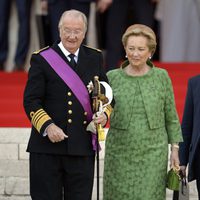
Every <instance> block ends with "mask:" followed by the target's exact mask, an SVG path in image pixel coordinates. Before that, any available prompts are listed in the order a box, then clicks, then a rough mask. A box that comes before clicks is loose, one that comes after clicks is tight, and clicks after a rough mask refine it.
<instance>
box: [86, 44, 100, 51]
mask: <svg viewBox="0 0 200 200" xmlns="http://www.w3.org/2000/svg"><path fill="white" fill-rule="evenodd" d="M84 46H86V47H88V48H90V49H93V50H96V51H98V52H102V51H101V50H100V49H97V48H94V47H91V46H88V45H84Z"/></svg>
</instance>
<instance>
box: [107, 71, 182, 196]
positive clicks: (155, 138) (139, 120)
mask: <svg viewBox="0 0 200 200" xmlns="http://www.w3.org/2000/svg"><path fill="white" fill-rule="evenodd" d="M155 74H156V72H155V70H154V69H152V70H150V71H149V72H148V73H147V74H145V75H144V76H141V77H132V76H128V75H126V74H125V72H124V71H123V70H122V69H117V70H114V71H113V72H110V73H108V78H109V81H110V84H111V86H112V88H113V92H114V98H115V101H116V104H115V107H114V113H113V115H112V116H111V127H110V129H109V132H108V135H107V139H106V149H105V163H104V187H103V188H104V189H103V196H104V200H165V198H166V197H165V195H166V173H167V162H168V143H169V139H168V134H167V133H166V127H165V126H160V127H158V128H150V126H149V122H148V120H149V119H148V116H147V112H146V110H147V109H148V108H147V106H145V104H144V102H145V101H144V99H143V96H145V95H143V93H144V92H142V90H141V88H142V87H141V85H142V83H143V82H145V81H146V80H147V79H149V78H150V79H151V76H154V75H155ZM152 80H155V79H152ZM158 84H159V83H158ZM132 91H134V94H133V92H132ZM149 91H150V90H149ZM150 92H151V91H150ZM155 95H156V94H155ZM155 95H154V96H155ZM161 96H162V95H161ZM150 100H151V98H149V101H150ZM120 108H121V109H120ZM114 115H116V116H124V117H123V118H120V117H118V118H117V120H115V118H116V116H115V117H114ZM175 119H176V121H177V120H178V119H177V116H176V115H175ZM115 121H120V122H119V123H124V124H127V126H126V127H125V128H124V127H123V125H122V126H121V127H120V126H117V125H116V124H115ZM112 122H113V123H112ZM116 123H117V122H116ZM176 126H177V127H178V128H177V129H175V130H178V131H174V133H173V134H175V135H176V136H175V137H174V138H173V140H174V141H176V142H178V141H181V135H180V125H179V122H178V121H177V123H176Z"/></svg>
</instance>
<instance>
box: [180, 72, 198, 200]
mask: <svg viewBox="0 0 200 200" xmlns="http://www.w3.org/2000/svg"><path fill="white" fill-rule="evenodd" d="M199 120H200V75H198V76H195V77H192V78H190V79H189V81H188V89H187V95H186V101H185V108H184V113H183V119H182V125H181V126H182V134H183V140H184V142H182V143H180V149H179V156H180V165H181V170H182V171H183V173H184V174H186V167H187V165H188V181H193V180H196V183H197V189H198V195H199V199H200V123H199Z"/></svg>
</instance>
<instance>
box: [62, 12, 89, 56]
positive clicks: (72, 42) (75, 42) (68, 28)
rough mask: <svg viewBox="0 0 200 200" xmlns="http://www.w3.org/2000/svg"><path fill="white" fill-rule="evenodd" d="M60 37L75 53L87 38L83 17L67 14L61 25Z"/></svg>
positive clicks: (66, 46)
mask: <svg viewBox="0 0 200 200" xmlns="http://www.w3.org/2000/svg"><path fill="white" fill-rule="evenodd" d="M60 38H61V41H62V43H63V45H64V47H65V48H66V49H67V50H68V51H69V52H70V53H75V52H76V50H77V49H78V48H79V47H80V45H81V43H82V41H83V39H84V38H85V24H84V22H83V19H82V18H81V17H78V18H75V17H73V16H69V15H66V16H65V17H64V18H63V21H62V25H61V27H60Z"/></svg>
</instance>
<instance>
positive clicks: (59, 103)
mask: <svg viewBox="0 0 200 200" xmlns="http://www.w3.org/2000/svg"><path fill="white" fill-rule="evenodd" d="M86 30H87V18H86V16H85V15H84V14H83V13H82V12H80V11H77V10H69V11H65V12H64V13H63V15H62V16H61V19H60V21H59V32H60V39H61V41H57V42H55V43H54V44H53V46H52V47H51V48H49V47H46V48H44V49H42V50H39V51H37V52H35V53H34V54H33V55H32V58H31V67H30V69H29V75H28V81H27V84H26V87H25V91H24V108H25V111H26V114H27V116H28V118H29V119H30V121H31V123H32V130H31V136H30V140H29V143H28V148H27V151H28V152H30V194H31V197H32V199H34V200H62V199H63V196H64V199H65V200H90V199H91V195H92V187H93V178H94V161H95V151H94V150H95V145H94V143H92V142H93V141H92V139H93V137H92V134H91V133H90V132H89V131H87V130H86V127H87V125H88V124H89V122H90V120H92V116H91V98H90V96H89V94H88V90H87V89H86V88H87V87H86V86H87V85H88V83H89V82H90V81H92V80H93V79H94V76H99V80H102V81H106V82H107V77H106V75H105V72H104V69H103V67H102V63H103V56H102V53H101V51H100V50H97V49H93V48H90V47H87V46H85V45H83V44H82V41H83V39H84V37H85V33H86ZM45 56H46V57H45ZM51 61H53V62H56V64H55V63H54V64H55V65H54V64H52V63H51ZM72 61H73V62H72ZM60 69H62V70H63V71H62V73H59V72H58V71H59V70H60ZM66 70H67V71H66ZM66 79H68V82H67V81H66ZM71 83H73V84H71ZM77 91H78V93H77ZM82 94H84V95H83V96H81V97H80V96H79V95H82ZM87 97H89V98H87ZM108 115H109V111H108V110H107V111H105V113H102V114H101V115H100V116H99V117H97V118H95V122H97V121H98V123H101V124H102V125H105V124H106V122H107V116H108ZM96 145H97V144H96Z"/></svg>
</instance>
